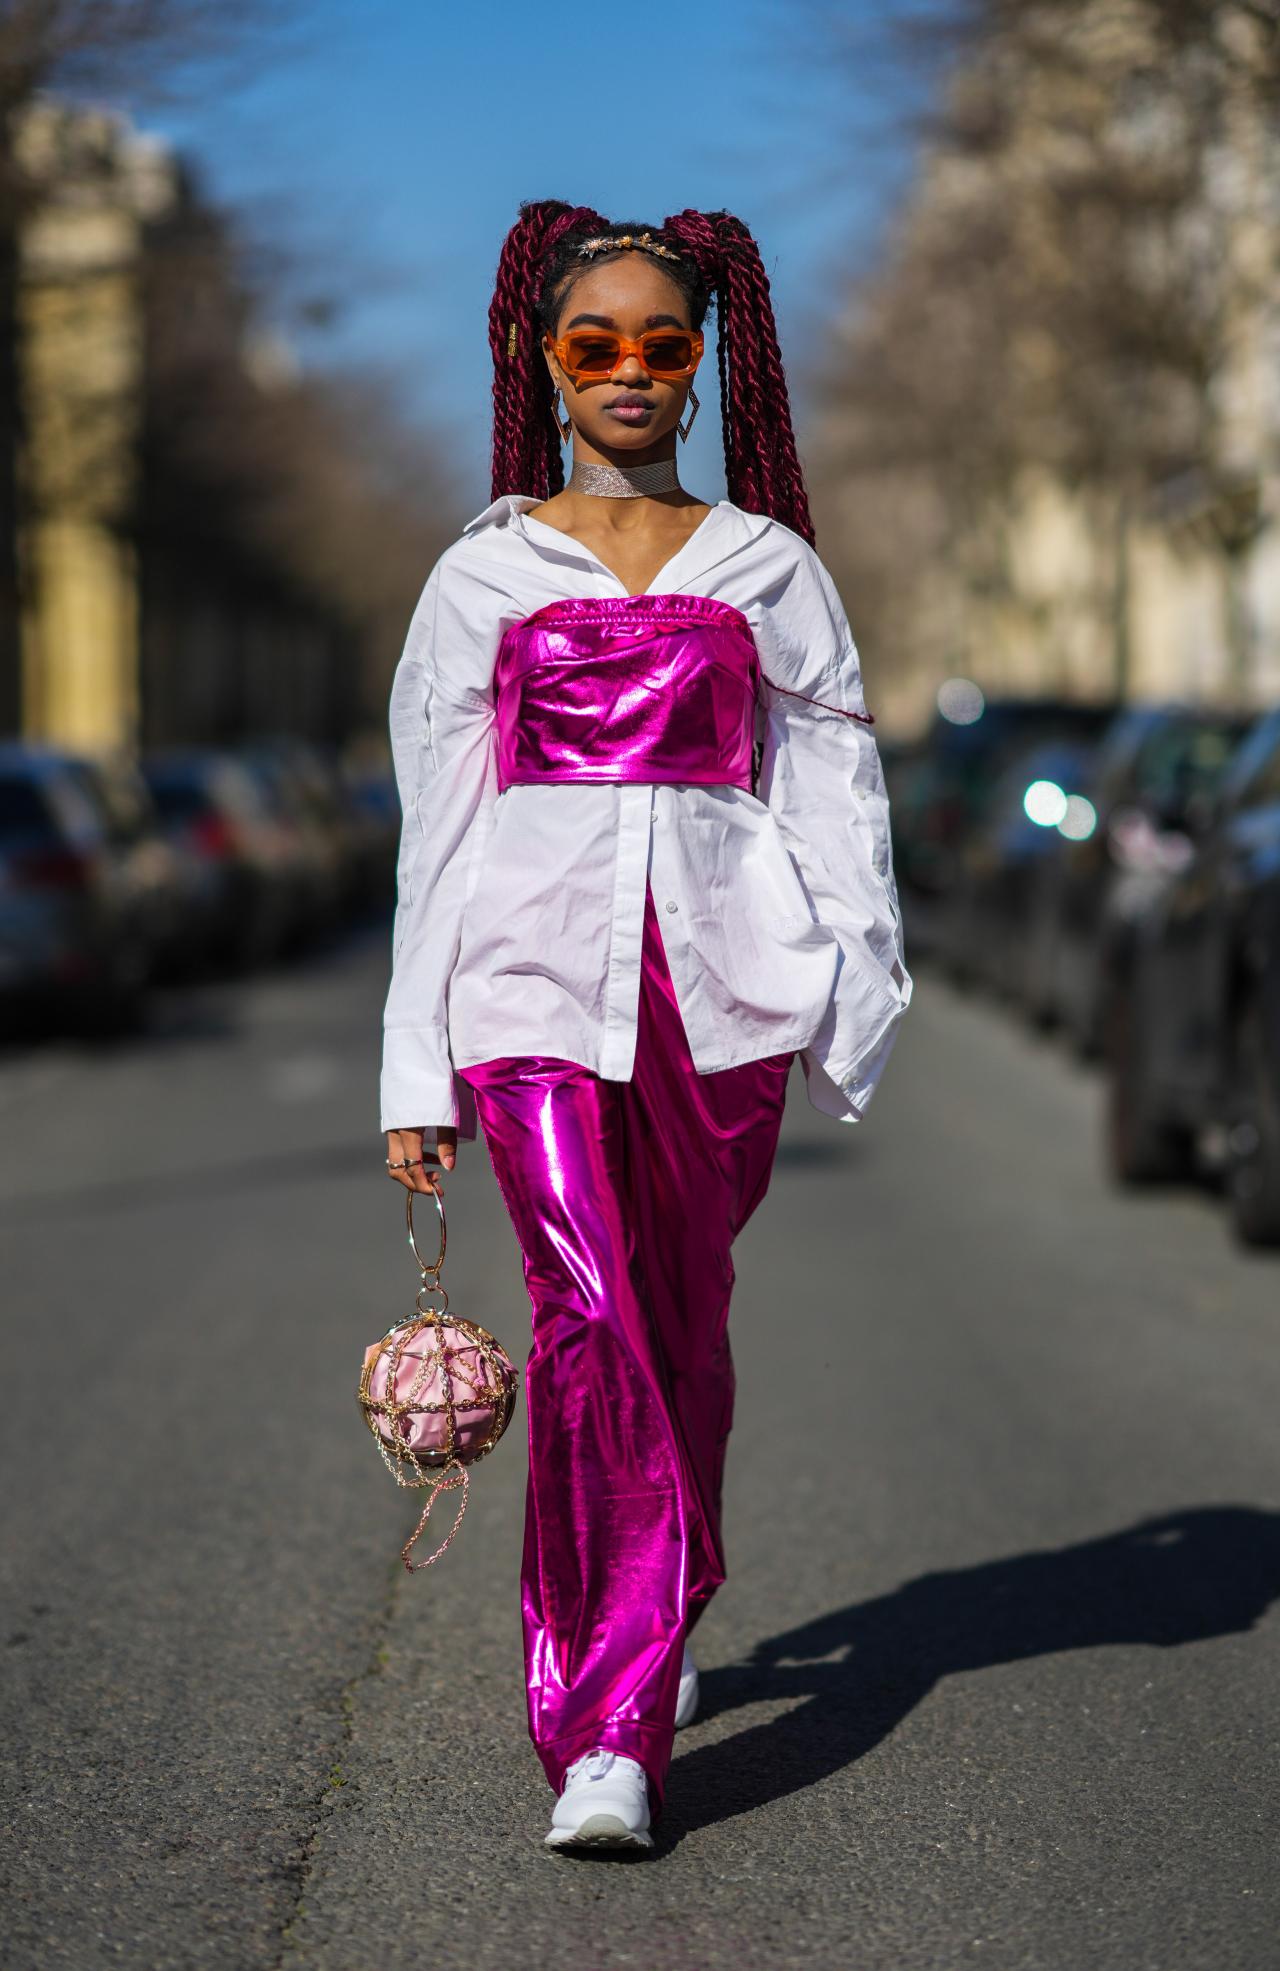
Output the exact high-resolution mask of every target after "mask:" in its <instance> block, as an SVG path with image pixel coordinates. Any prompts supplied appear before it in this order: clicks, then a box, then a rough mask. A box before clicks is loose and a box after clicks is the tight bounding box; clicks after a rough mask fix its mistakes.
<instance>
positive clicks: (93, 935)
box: [0, 741, 177, 1032]
mask: <svg viewBox="0 0 1280 1971" xmlns="http://www.w3.org/2000/svg"><path fill="white" fill-rule="evenodd" d="M153 824H154V817H153V816H152V813H151V810H150V807H149V804H148V802H147V799H146V793H145V789H144V788H140V787H139V785H138V783H137V780H136V778H135V777H134V775H133V774H132V773H131V771H130V770H129V769H127V768H125V767H116V766H112V765H110V764H108V763H104V762H101V761H97V760H91V759H88V758H85V757H83V756H81V755H78V754H75V753H71V752H67V751H64V750H62V749H60V748H56V747H52V746H40V745H33V744H28V743H25V742H21V741H4V742H0V984H2V985H3V988H4V990H5V992H6V994H7V996H9V997H10V998H16V999H18V1000H21V1001H23V1002H25V1003H26V1005H27V1006H28V1007H29V1008H30V1007H34V1006H36V1005H37V1004H38V1006H39V1008H40V1010H41V1012H42V1014H43V1016H44V1017H46V1018H48V1017H50V1016H52V1017H53V1018H54V1019H55V1020H57V1021H66V1022H68V1023H70V1024H72V1025H73V1026H76V1027H79V1028H83V1029H85V1030H91V1031H96V1032H111V1031H115V1030H118V1029H122V1028H126V1027H129V1026H132V1025H134V1024H136V1022H137V1021H138V1019H139V1018H140V1016H141V1014H142V1010H143V1006H144V1002H145V995H146V988H147V986H148V983H149V981H150V979H151V977H152V973H153V970H154V965H155V959H156V953H157V950H158V949H159V947H160V945H161V944H162V942H163V938H164V936H165V933H166V929H167V927H168V925H169V923H170V922H171V920H172V914H173V912H174V910H175V909H176V907H177V887H176V872H175V869H174V864H173V860H172V858H171V857H170V856H169V855H168V853H167V851H166V849H165V847H164V844H163V842H162V841H161V840H160V838H159V835H158V834H157V832H156V830H155V827H154V825H153Z"/></svg>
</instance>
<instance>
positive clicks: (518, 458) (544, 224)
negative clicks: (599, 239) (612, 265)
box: [489, 199, 608, 500]
mask: <svg viewBox="0 0 1280 1971" xmlns="http://www.w3.org/2000/svg"><path fill="white" fill-rule="evenodd" d="M607 225H608V221H607V220H605V219H602V218H601V216H600V214H599V213H598V212H594V211H592V209H591V207H590V206H589V205H566V204H565V203H564V201H563V200H562V199H529V200H526V201H525V203H524V204H522V205H521V207H520V217H519V218H518V219H517V221H516V223H515V225H514V226H513V227H512V228H511V231H510V232H509V233H508V234H507V237H506V239H505V240H504V241H503V243H502V253H501V255H500V257H499V260H498V273H497V279H496V281H495V284H494V290H493V300H492V301H491V302H490V304H489V347H490V349H491V350H492V352H493V471H492V491H491V494H490V497H491V498H492V499H495V500H496V499H500V498H501V496H502V494H503V493H532V494H533V495H534V497H535V498H536V499H539V500H546V499H550V497H551V495H552V494H553V493H558V492H560V491H561V489H562V488H563V486H564V461H563V459H562V458H561V455H560V442H559V439H558V438H557V436H556V430H555V425H554V424H553V423H552V419H551V405H552V400H553V399H554V397H555V387H554V385H553V384H552V381H551V375H550V372H549V370H548V369H547V365H546V362H545V360H544V359H543V356H542V353H541V351H540V349H539V347H538V339H539V338H538V324H537V320H536V316H535V309H536V307H537V303H538V297H539V294H540V292H541V288H542V279H543V267H544V263H545V261H546V258H547V255H548V254H549V253H550V251H551V249H552V248H553V247H554V246H555V244H556V242H557V240H559V239H560V238H561V236H562V235H563V234H565V233H567V232H571V231H572V230H573V229H574V228H575V227H582V228H585V229H586V230H588V231H590V232H601V231H604V230H606V229H607ZM513 323H514V325H515V330H514V335H513V334H512V324H513ZM509 348H510V351H511V353H510V354H508V349H509Z"/></svg>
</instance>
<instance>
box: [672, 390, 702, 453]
mask: <svg viewBox="0 0 1280 1971" xmlns="http://www.w3.org/2000/svg"><path fill="white" fill-rule="evenodd" d="M689 402H690V403H691V404H692V405H693V409H692V410H691V411H690V413H689V416H688V419H687V421H686V422H685V423H684V424H681V423H680V421H679V419H677V420H676V430H677V431H678V432H679V433H680V437H681V439H682V440H683V439H685V438H687V437H688V436H689V433H690V432H691V431H692V430H693V420H694V419H695V418H696V417H697V415H698V393H697V391H696V390H695V389H694V387H693V385H692V384H690V385H689Z"/></svg>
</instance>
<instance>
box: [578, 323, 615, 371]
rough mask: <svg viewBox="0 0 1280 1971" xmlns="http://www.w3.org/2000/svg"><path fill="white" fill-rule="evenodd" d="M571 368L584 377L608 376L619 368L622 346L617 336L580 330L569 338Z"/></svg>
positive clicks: (598, 331) (597, 331)
mask: <svg viewBox="0 0 1280 1971" xmlns="http://www.w3.org/2000/svg"><path fill="white" fill-rule="evenodd" d="M567 340H568V355H569V367H570V368H571V369H575V370H578V371H580V372H581V374H582V375H584V376H608V375H609V373H610V371H611V370H614V369H616V368H617V366H618V356H619V352H620V346H621V345H620V344H619V342H618V338H617V336H616V335H608V334H605V333H602V332H601V331H600V330H592V331H590V332H587V331H584V330H581V329H580V330H578V331H577V333H576V334H574V335H571V336H569V337H568V338H567Z"/></svg>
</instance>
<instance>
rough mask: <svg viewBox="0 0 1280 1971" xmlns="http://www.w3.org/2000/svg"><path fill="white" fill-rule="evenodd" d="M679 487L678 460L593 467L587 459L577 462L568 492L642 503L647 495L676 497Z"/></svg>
mask: <svg viewBox="0 0 1280 1971" xmlns="http://www.w3.org/2000/svg"><path fill="white" fill-rule="evenodd" d="M679 487H680V479H679V475H678V474H677V472H676V462H675V460H674V459H654V460H653V461H652V462H651V463H650V464H649V465H589V464H588V463H587V461H586V460H585V459H583V460H581V461H579V460H578V459H575V460H574V462H573V471H572V472H571V473H570V475H569V484H568V486H567V487H566V488H565V491H566V492H569V493H599V494H601V495H602V496H603V497H604V498H605V499H610V500H638V499H640V498H641V497H642V496H643V495H644V494H645V493H674V492H678V491H679Z"/></svg>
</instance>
